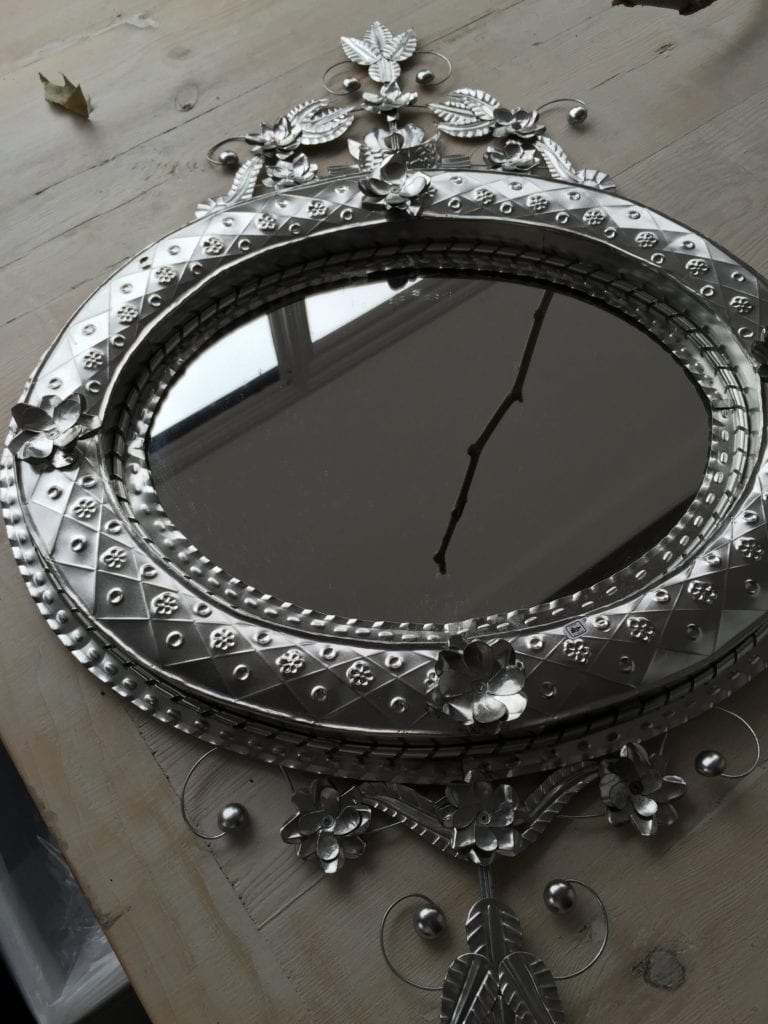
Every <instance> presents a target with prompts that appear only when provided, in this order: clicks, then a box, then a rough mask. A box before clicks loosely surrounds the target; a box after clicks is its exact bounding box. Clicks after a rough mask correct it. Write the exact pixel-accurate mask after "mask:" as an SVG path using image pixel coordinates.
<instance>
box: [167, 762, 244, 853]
mask: <svg viewBox="0 0 768 1024" xmlns="http://www.w3.org/2000/svg"><path fill="white" fill-rule="evenodd" d="M218 749H219V748H218V747H211V749H210V750H206V752H205V753H204V754H203V755H202V756H201V757H198V759H197V760H196V761H195V763H194V764H193V765H192V767H191V768H190V769H189V771H188V772H187V777H186V778H185V779H184V782H183V784H182V787H181V794H180V795H179V804H180V806H181V816H182V818H183V819H184V822H185V824H186V825H187V827H188V828H189V829H190V831H192V832H194V834H195V835H196V836H197V837H198V839H207V840H213V839H222V838H223V837H224V836H225V835H227V834H228V833H230V832H237V831H238V829H241V828H243V826H244V825H246V824H247V823H248V820H249V814H248V811H247V810H246V809H245V807H243V805H242V804H236V803H230V804H224V806H223V807H222V808H221V810H220V811H219V813H218V817H217V820H218V825H219V828H220V829H221V831H220V832H215V833H209V832H201V831H200V829H199V828H198V827H197V826H196V825H195V824H194V822H193V821H192V820H191V818H190V817H189V814H188V813H187V786H188V785H189V780H190V779H191V778H192V776H193V775H194V773H195V772H196V771H197V769H198V767H199V766H200V765H201V764H202V763H203V761H204V760H205V759H206V758H207V757H210V756H211V754H215V753H216V751H217V750H218Z"/></svg>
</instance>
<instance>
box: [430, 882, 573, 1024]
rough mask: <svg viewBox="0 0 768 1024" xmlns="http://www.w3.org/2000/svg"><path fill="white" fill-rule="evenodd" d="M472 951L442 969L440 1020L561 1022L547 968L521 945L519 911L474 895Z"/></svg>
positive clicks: (466, 1023)
mask: <svg viewBox="0 0 768 1024" xmlns="http://www.w3.org/2000/svg"><path fill="white" fill-rule="evenodd" d="M466 929H467V945H468V946H469V948H470V950H471V952H470V953H463V954H462V955H461V956H459V957H457V958H456V959H455V960H454V961H453V963H452V964H451V966H450V968H449V969H448V973H447V975H446V979H445V983H444V985H443V998H442V1006H441V1012H440V1021H441V1024H502V1022H503V1024H565V1016H564V1013H563V1008H562V1004H561V1003H560V996H559V994H558V991H557V986H556V984H555V980H554V978H553V977H552V975H551V973H550V971H549V969H548V968H547V967H546V965H545V964H544V963H543V961H541V960H539V959H538V958H537V957H535V956H533V955H532V954H531V953H526V952H525V951H524V950H523V948H522V942H523V933H522V929H521V927H520V922H519V921H518V919H517V916H516V915H515V914H514V913H513V912H512V911H511V910H510V909H509V907H506V906H504V904H503V903H500V902H499V901H498V900H496V899H493V898H488V899H482V900H478V902H477V903H475V904H474V906H473V907H472V908H471V909H470V911H469V915H468V916H467V924H466Z"/></svg>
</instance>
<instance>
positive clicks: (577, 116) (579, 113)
mask: <svg viewBox="0 0 768 1024" xmlns="http://www.w3.org/2000/svg"><path fill="white" fill-rule="evenodd" d="M588 113H589V111H588V110H587V108H586V107H582V106H581V104H579V106H576V107H571V109H570V110H569V111H568V124H584V122H585V121H586V120H587V115H588Z"/></svg>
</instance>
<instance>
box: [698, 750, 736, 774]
mask: <svg viewBox="0 0 768 1024" xmlns="http://www.w3.org/2000/svg"><path fill="white" fill-rule="evenodd" d="M694 763H695V765H696V771H697V772H698V773H699V775H704V776H705V777H706V778H709V779H711V778H715V777H716V776H718V775H722V774H723V772H724V771H725V769H726V768H727V767H728V762H727V761H726V759H725V757H724V756H723V755H722V754H721V753H720V751H719V750H702V751H701V753H699V754H697V755H696V761H695V762H694Z"/></svg>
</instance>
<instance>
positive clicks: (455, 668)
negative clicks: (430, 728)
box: [427, 640, 528, 727]
mask: <svg viewBox="0 0 768 1024" xmlns="http://www.w3.org/2000/svg"><path fill="white" fill-rule="evenodd" d="M524 683H525V676H524V674H523V671H522V669H521V668H520V667H519V666H518V664H517V660H516V655H515V651H514V648H513V647H512V645H511V644H510V643H508V642H507V641H506V640H493V641H491V642H490V643H484V642H483V641H482V640H473V641H471V642H470V643H468V644H466V646H464V645H463V644H462V643H461V641H460V640H459V641H458V642H457V643H455V644H454V646H453V647H450V648H446V650H444V651H442V653H441V654H440V657H439V658H438V661H437V667H436V669H435V678H434V679H433V680H432V681H431V682H430V683H428V686H427V698H428V699H429V701H430V702H431V705H432V707H433V708H434V709H435V710H437V711H441V712H443V713H444V714H446V715H450V716H451V717H452V718H455V719H456V720H457V721H460V722H463V723H464V724H465V725H476V726H480V727H483V726H486V727H487V726H498V725H501V724H502V723H503V722H512V721H514V720H515V719H516V718H519V717H520V716H521V715H522V714H523V712H524V711H525V709H526V707H527V705H528V699H527V697H526V696H525V692H524Z"/></svg>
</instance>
